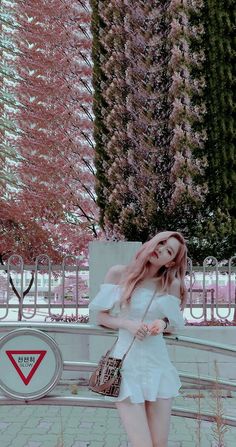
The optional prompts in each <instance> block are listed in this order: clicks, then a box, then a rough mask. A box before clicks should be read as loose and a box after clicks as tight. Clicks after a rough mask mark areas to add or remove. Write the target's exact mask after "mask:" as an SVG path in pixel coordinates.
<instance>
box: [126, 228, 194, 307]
mask: <svg viewBox="0 0 236 447" xmlns="http://www.w3.org/2000/svg"><path fill="white" fill-rule="evenodd" d="M170 237H174V238H176V239H177V240H178V241H179V242H180V247H179V250H178V253H177V255H176V256H175V258H174V259H173V261H174V262H175V265H174V266H171V267H165V266H162V267H161V268H160V269H159V270H158V271H157V274H156V278H159V279H161V292H164V291H167V289H168V287H170V285H171V284H172V282H173V281H174V279H176V278H177V279H179V281H180V299H181V305H180V308H181V310H183V309H184V307H185V304H186V301H187V289H186V287H185V284H184V277H185V273H186V268H187V247H186V243H185V240H184V237H183V236H182V234H181V233H179V232H177V231H163V232H161V233H158V234H157V235H156V236H154V237H153V238H152V239H151V240H150V241H148V242H145V243H144V244H143V245H142V247H141V248H140V249H139V250H138V251H137V253H136V254H135V256H134V258H133V260H132V261H131V263H130V264H129V266H128V267H127V270H126V274H125V277H124V279H123V280H122V285H123V286H124V289H125V290H124V293H123V295H122V297H121V303H123V304H128V303H129V301H130V299H131V295H132V293H133V291H134V289H135V287H136V286H138V284H139V283H140V282H141V281H143V280H145V279H146V277H147V276H148V271H149V267H150V263H149V258H150V256H151V254H152V253H153V251H154V250H155V249H156V247H157V245H158V244H159V242H162V241H167V240H168V239H169V238H170Z"/></svg>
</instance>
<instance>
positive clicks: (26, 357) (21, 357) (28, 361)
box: [6, 351, 47, 385]
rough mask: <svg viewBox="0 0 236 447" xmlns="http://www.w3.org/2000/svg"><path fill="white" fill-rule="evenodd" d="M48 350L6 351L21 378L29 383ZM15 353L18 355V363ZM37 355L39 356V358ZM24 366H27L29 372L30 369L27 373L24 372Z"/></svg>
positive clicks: (25, 382) (26, 383)
mask: <svg viewBox="0 0 236 447" xmlns="http://www.w3.org/2000/svg"><path fill="white" fill-rule="evenodd" d="M46 352H47V351H6V354H7V355H8V357H9V359H10V361H11V363H12V364H13V366H14V368H15V369H16V371H17V372H18V374H19V376H20V378H21V379H22V380H23V382H24V384H25V385H28V384H29V382H30V381H31V379H32V377H33V375H34V374H35V372H36V371H37V369H38V367H39V365H40V363H41V362H42V360H43V358H44V356H45V354H46ZM14 355H18V360H17V361H18V363H17V362H16V359H15V358H14V357H13V356H14ZM35 356H38V358H37V360H36V358H35ZM23 366H24V368H25V367H27V372H28V371H29V373H28V374H27V375H26V374H24V372H23V371H22V369H21V368H23Z"/></svg>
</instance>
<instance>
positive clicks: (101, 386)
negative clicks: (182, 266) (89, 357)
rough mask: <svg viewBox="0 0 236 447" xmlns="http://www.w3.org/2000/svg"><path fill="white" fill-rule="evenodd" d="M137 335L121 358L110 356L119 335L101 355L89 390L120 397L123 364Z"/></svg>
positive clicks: (90, 381) (90, 380) (91, 378)
mask: <svg viewBox="0 0 236 447" xmlns="http://www.w3.org/2000/svg"><path fill="white" fill-rule="evenodd" d="M155 293H156V290H154V293H153V295H152V298H151V300H150V302H149V304H148V306H147V308H146V310H145V313H144V315H143V318H142V320H141V321H143V320H144V318H145V316H146V314H147V312H148V309H149V307H150V306H151V304H152V300H153V298H154V296H155ZM135 338H136V336H134V337H133V339H132V341H131V343H130V345H129V347H128V349H127V351H126V352H125V354H124V355H123V357H122V358H121V359H118V358H116V357H112V356H110V353H111V351H112V350H113V348H114V346H115V344H116V343H117V341H118V337H117V339H116V340H115V342H114V343H113V345H112V347H111V348H110V349H108V351H107V352H106V354H105V355H103V356H102V357H101V359H100V360H99V362H98V366H97V368H96V369H95V371H94V372H93V373H92V375H91V377H90V379H89V384H88V388H89V390H91V391H93V392H94V393H98V394H103V395H105V396H110V397H118V396H119V392H120V385H121V370H122V366H123V362H124V360H125V357H126V356H127V354H128V352H129V351H130V349H131V347H132V345H133V343H134V341H135Z"/></svg>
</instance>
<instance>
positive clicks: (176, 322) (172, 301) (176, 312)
mask: <svg viewBox="0 0 236 447" xmlns="http://www.w3.org/2000/svg"><path fill="white" fill-rule="evenodd" d="M158 307H159V310H160V312H161V313H162V315H163V317H167V318H168V320H169V322H170V326H174V327H175V328H176V329H183V328H184V318H183V313H182V311H181V310H180V300H179V298H177V297H176V296H174V295H163V296H162V297H160V298H159V300H158Z"/></svg>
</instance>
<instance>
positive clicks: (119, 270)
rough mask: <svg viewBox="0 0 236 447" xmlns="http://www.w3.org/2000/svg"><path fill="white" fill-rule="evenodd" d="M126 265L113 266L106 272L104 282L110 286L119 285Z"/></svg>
mask: <svg viewBox="0 0 236 447" xmlns="http://www.w3.org/2000/svg"><path fill="white" fill-rule="evenodd" d="M126 268H127V266H126V265H113V266H112V267H111V268H110V269H109V270H108V272H107V274H106V276H105V278H104V282H105V283H111V284H119V283H120V281H121V279H122V276H123V275H124V273H125V270H126Z"/></svg>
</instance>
